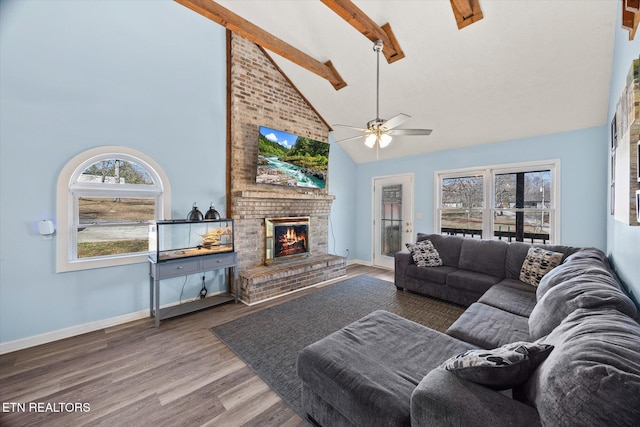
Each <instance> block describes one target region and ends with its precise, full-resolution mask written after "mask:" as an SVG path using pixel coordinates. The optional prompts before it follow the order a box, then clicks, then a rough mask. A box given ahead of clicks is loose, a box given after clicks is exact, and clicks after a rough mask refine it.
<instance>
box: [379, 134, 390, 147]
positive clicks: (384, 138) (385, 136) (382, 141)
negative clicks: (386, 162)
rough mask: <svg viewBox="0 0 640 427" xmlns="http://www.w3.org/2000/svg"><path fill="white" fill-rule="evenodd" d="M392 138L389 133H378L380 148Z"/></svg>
mask: <svg viewBox="0 0 640 427" xmlns="http://www.w3.org/2000/svg"><path fill="white" fill-rule="evenodd" d="M392 139H393V138H392V137H391V135H389V134H387V133H383V134H382V135H380V148H385V147H386V146H388V145H389V144H391V140H392Z"/></svg>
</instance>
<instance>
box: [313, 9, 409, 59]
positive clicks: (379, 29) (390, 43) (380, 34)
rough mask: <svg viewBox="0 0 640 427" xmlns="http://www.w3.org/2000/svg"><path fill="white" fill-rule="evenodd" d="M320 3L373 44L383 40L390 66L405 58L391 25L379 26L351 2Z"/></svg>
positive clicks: (384, 51) (384, 50)
mask: <svg viewBox="0 0 640 427" xmlns="http://www.w3.org/2000/svg"><path fill="white" fill-rule="evenodd" d="M320 1H322V3H324V4H325V5H326V6H327V7H328V8H329V9H331V10H332V11H334V12H335V13H336V14H338V16H340V17H341V18H342V19H344V20H345V21H347V22H348V23H349V24H350V25H351V26H352V27H353V28H355V29H356V30H358V31H359V32H360V33H362V34H363V35H364V36H365V37H366V38H368V39H369V40H371V41H372V42H376V41H377V40H382V44H383V45H384V46H383V49H382V53H383V55H384V57H385V58H386V59H387V62H388V63H389V64H391V63H392V62H395V61H397V60H399V59H402V58H404V52H403V51H402V49H401V48H400V45H399V44H398V40H397V39H396V37H395V35H394V34H393V31H392V30H391V25H389V24H388V23H387V24H384V25H383V26H380V25H378V24H377V23H376V22H375V21H374V20H373V19H371V18H370V17H369V16H368V15H367V14H366V13H364V12H363V11H362V10H361V9H360V8H359V7H358V6H356V5H355V4H353V2H352V1H351V0H320Z"/></svg>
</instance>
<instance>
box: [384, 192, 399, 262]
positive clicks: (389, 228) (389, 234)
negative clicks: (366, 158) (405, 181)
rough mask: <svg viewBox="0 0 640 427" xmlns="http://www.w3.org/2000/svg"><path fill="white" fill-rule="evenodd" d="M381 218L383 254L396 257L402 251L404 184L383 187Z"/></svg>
mask: <svg viewBox="0 0 640 427" xmlns="http://www.w3.org/2000/svg"><path fill="white" fill-rule="evenodd" d="M380 218H381V221H380V227H381V229H380V238H381V241H380V243H381V245H380V247H381V248H382V251H381V254H382V255H386V256H394V254H395V253H396V252H399V251H400V250H402V247H401V246H402V184H397V185H385V186H383V187H382V206H381V215H380Z"/></svg>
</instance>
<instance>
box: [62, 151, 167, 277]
mask: <svg viewBox="0 0 640 427" xmlns="http://www.w3.org/2000/svg"><path fill="white" fill-rule="evenodd" d="M57 190H58V194H57V203H58V206H57V217H58V218H57V222H58V232H57V233H58V235H57V256H56V270H57V271H58V272H62V271H73V270H84V269H89V268H98V267H109V266H115V265H124V264H132V263H137V262H143V261H146V259H147V255H148V252H149V237H148V236H149V221H152V220H157V219H167V218H168V217H169V215H170V208H169V206H170V187H169V181H168V179H167V177H166V175H165V173H164V171H162V169H161V168H160V166H159V165H158V164H157V163H155V162H154V161H153V160H152V159H150V158H149V157H147V156H146V155H144V154H143V153H140V152H137V151H135V150H132V149H129V148H126V147H98V148H94V149H91V150H88V151H85V152H83V153H81V154H79V155H78V156H76V157H74V158H73V159H72V160H71V161H70V162H69V163H67V165H66V166H65V168H64V169H63V170H62V172H61V173H60V176H59V177H58V187H57Z"/></svg>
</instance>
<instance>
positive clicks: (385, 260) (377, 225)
mask: <svg viewBox="0 0 640 427" xmlns="http://www.w3.org/2000/svg"><path fill="white" fill-rule="evenodd" d="M412 239H413V175H412V174H406V175H394V176H387V177H380V178H373V265H375V266H378V267H385V268H393V267H394V254H395V253H396V252H400V251H402V250H403V249H405V243H408V242H411V241H412Z"/></svg>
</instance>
